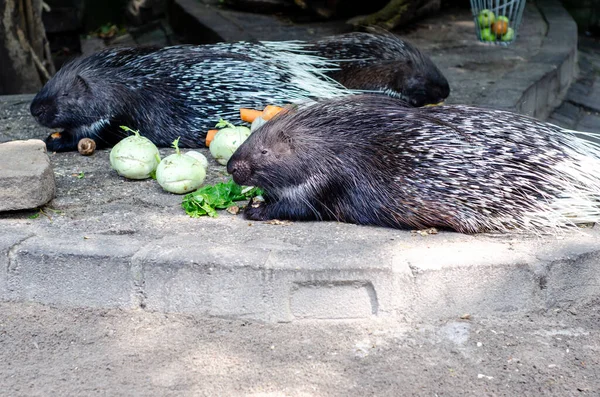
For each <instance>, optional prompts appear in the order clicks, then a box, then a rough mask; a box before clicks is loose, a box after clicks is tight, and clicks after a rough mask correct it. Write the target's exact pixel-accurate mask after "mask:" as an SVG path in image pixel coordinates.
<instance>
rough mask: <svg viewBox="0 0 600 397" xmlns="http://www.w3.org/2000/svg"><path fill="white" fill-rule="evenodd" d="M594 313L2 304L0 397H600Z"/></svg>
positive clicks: (576, 309) (578, 308)
mask: <svg viewBox="0 0 600 397" xmlns="http://www.w3.org/2000/svg"><path fill="white" fill-rule="evenodd" d="M599 303H600V302H598V301H595V302H591V303H590V304H586V305H582V304H577V305H573V306H572V307H570V308H569V309H568V310H551V311H542V312H538V313H531V314H530V315H528V316H526V317H524V316H520V315H519V316H515V315H512V314H510V313H504V314H498V315H494V316H490V317H483V316H471V317H470V318H468V316H463V317H466V318H463V319H461V318H459V317H457V316H452V315H448V316H444V317H443V318H436V319H429V320H428V321H424V322H409V323H406V322H404V323H398V322H395V321H388V320H385V319H380V320H379V321H375V322H373V321H369V322H365V321H343V320H338V321H327V322H322V321H319V322H311V321H307V322H302V323H293V324H263V323H256V322H251V321H244V320H226V319H214V318H213V319H198V318H194V317H189V316H183V315H177V314H161V313H149V312H147V311H142V310H133V311H132V310H114V309H111V310H98V309H71V310H64V309H63V310H59V309H57V308H52V307H47V306H41V305H38V304H19V303H0V343H1V344H2V349H0V361H1V362H2V365H1V366H0V389H1V390H2V392H1V393H0V394H2V395H6V396H12V397H21V396H23V397H25V396H26V397H32V396H65V397H68V396H96V395H101V396H127V397H131V396H249V397H275V396H277V397H292V396H293V397H317V396H318V397H325V396H348V397H354V396H357V397H363V396H395V397H397V396H402V397H405V396H406V397H411V396H419V397H421V396H439V397H464V396H477V397H481V396H507V397H513V396H522V397H540V396H557V397H559V396H560V397H567V396H568V397H571V396H597V395H599V394H600V336H599V334H598V324H599V323H600V317H599V314H598V310H597V307H598V306H597V305H598V304H599Z"/></svg>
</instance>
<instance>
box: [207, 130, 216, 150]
mask: <svg viewBox="0 0 600 397" xmlns="http://www.w3.org/2000/svg"><path fill="white" fill-rule="evenodd" d="M217 132H219V130H208V133H207V134H206V146H210V143H211V142H212V141H213V139H215V135H217Z"/></svg>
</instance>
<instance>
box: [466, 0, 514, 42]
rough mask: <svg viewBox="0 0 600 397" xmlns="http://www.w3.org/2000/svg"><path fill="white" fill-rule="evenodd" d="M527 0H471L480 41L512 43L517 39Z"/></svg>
mask: <svg viewBox="0 0 600 397" xmlns="http://www.w3.org/2000/svg"><path fill="white" fill-rule="evenodd" d="M523 9H525V0H471V11H472V12H473V20H474V21H475V32H476V33H477V38H478V39H479V41H481V42H484V43H490V44H498V45H510V44H511V43H513V42H514V41H515V40H516V39H517V33H518V28H519V26H520V25H521V18H522V17H523Z"/></svg>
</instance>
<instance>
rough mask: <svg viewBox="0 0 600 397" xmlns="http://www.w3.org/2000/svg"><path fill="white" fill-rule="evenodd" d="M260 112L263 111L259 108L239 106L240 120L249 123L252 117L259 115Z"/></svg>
mask: <svg viewBox="0 0 600 397" xmlns="http://www.w3.org/2000/svg"><path fill="white" fill-rule="evenodd" d="M262 113H263V112H261V111H260V110H254V109H245V108H241V109H240V118H241V119H242V121H247V122H248V123H251V122H253V121H254V119H256V118H257V117H260V116H261V115H262Z"/></svg>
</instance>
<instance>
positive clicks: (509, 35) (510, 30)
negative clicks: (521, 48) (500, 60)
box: [500, 28, 515, 41]
mask: <svg viewBox="0 0 600 397" xmlns="http://www.w3.org/2000/svg"><path fill="white" fill-rule="evenodd" d="M514 38H515V31H514V29H513V28H508V30H507V31H506V33H504V34H503V35H502V37H500V40H502V41H513V39H514Z"/></svg>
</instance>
